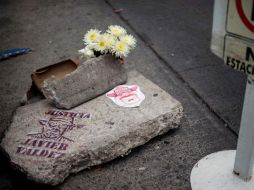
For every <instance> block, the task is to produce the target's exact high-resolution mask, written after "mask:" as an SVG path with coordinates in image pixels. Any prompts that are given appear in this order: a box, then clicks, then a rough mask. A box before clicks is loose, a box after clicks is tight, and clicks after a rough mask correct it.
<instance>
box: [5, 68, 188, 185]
mask: <svg viewBox="0 0 254 190" xmlns="http://www.w3.org/2000/svg"><path fill="white" fill-rule="evenodd" d="M128 84H130V85H133V84H136V85H139V86H140V88H141V91H142V92H143V93H144V94H145V96H146V99H145V100H144V101H143V102H142V104H141V106H140V107H137V108H124V107H119V106H117V105H116V104H114V103H113V102H112V101H111V100H110V99H109V98H107V97H106V96H105V95H102V96H99V97H97V98H95V99H93V100H91V101H89V102H86V103H84V104H82V105H80V106H78V107H75V108H74V109H71V110H60V109H58V110H56V109H55V108H54V107H52V105H50V104H49V103H48V100H42V101H39V102H37V103H33V104H28V105H25V106H23V107H20V108H18V109H17V111H16V113H15V115H14V117H13V121H12V124H11V125H10V127H9V128H8V130H7V131H6V133H5V137H4V138H3V140H2V143H1V148H2V149H3V150H4V151H5V152H6V153H7V154H8V155H9V157H10V160H11V163H12V164H13V165H15V166H17V168H18V169H20V170H21V171H22V172H24V173H26V174H27V176H28V178H30V179H31V180H34V181H36V182H39V183H44V184H51V185H56V184H58V183H61V182H62V181H63V180H64V179H65V178H66V177H67V176H68V175H69V174H70V173H76V172H78V171H80V170H83V169H85V168H89V167H90V166H94V165H98V164H102V163H105V162H108V161H110V160H112V159H114V158H116V157H118V156H123V155H126V154H128V153H129V152H130V151H131V149H133V148H135V147H137V146H140V145H142V144H144V143H146V142H147V141H149V140H150V139H152V138H153V137H155V136H157V135H161V134H163V133H165V132H167V131H169V130H170V129H174V128H177V127H178V124H179V122H180V119H181V117H182V114H183V108H182V106H181V103H179V102H178V101H177V100H175V99H174V98H173V97H171V96H170V95H169V94H167V93H166V92H165V91H164V90H162V89H161V88H159V87H158V86H157V85H155V84H153V83H152V82H151V81H149V80H147V79H146V78H144V77H143V76H142V75H140V74H137V73H135V72H134V73H131V74H130V76H129V81H128Z"/></svg>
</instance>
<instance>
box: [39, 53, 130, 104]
mask: <svg viewBox="0 0 254 190" xmlns="http://www.w3.org/2000/svg"><path fill="white" fill-rule="evenodd" d="M126 81H127V73H126V71H125V68H124V66H123V65H120V64H118V63H117V60H116V58H115V57H114V56H112V55H102V56H100V57H98V58H93V59H89V60H86V61H85V62H83V63H81V64H80V65H79V66H78V68H77V69H76V70H75V71H73V72H72V73H70V74H68V75H66V76H65V77H64V78H63V79H61V80H57V79H55V78H54V77H51V78H49V79H47V80H46V81H44V84H43V87H42V89H41V90H42V92H43V94H44V96H45V97H46V98H47V99H49V100H51V101H53V102H54V104H55V106H56V107H58V108H65V109H70V108H73V107H75V106H77V105H79V104H81V103H84V102H86V101H88V100H90V99H92V98H95V97H96V96H98V95H100V94H103V93H105V92H107V91H109V90H110V89H112V88H114V87H115V86H117V85H119V84H123V83H125V82H126Z"/></svg>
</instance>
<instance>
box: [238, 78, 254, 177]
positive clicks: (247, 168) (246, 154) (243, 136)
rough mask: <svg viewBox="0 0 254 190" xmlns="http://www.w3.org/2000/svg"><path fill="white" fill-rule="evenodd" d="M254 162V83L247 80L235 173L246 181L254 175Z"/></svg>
mask: <svg viewBox="0 0 254 190" xmlns="http://www.w3.org/2000/svg"><path fill="white" fill-rule="evenodd" d="M253 162H254V85H253V84H250V83H249V82H247V85H246V91H245V98H244V105H243V111H242V119H241V127H240V132H239V137H238V143H237V150H236V157H235V165H234V173H235V174H237V175H238V176H239V177H240V178H242V179H243V180H245V181H248V180H250V179H251V177H252V171H253Z"/></svg>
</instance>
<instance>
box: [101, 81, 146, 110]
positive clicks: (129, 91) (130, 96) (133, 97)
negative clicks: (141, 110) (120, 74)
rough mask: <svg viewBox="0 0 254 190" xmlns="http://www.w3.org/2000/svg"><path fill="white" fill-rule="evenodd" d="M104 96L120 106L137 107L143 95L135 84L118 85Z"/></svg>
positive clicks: (143, 97)
mask: <svg viewBox="0 0 254 190" xmlns="http://www.w3.org/2000/svg"><path fill="white" fill-rule="evenodd" d="M106 96H107V97H108V98H110V99H111V100H112V101H113V102H114V103H115V104H117V105H118V106H122V107H129V108H131V107H138V106H139V105H140V104H141V103H142V102H143V100H144V99H145V95H144V94H143V93H142V92H141V90H140V88H139V86H137V85H120V86H117V87H115V88H114V89H112V90H111V91H109V92H108V93H107V94H106Z"/></svg>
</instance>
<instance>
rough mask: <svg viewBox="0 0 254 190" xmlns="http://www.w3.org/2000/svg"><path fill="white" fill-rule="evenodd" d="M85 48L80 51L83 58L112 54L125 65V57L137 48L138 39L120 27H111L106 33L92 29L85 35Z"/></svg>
mask: <svg viewBox="0 0 254 190" xmlns="http://www.w3.org/2000/svg"><path fill="white" fill-rule="evenodd" d="M83 41H84V43H85V48H84V49H81V50H79V53H80V54H81V56H82V57H85V58H88V59H89V58H93V57H98V56H100V55H106V54H112V55H113V56H115V58H116V59H117V60H118V63H120V64H123V63H124V60H123V58H124V57H127V55H128V54H129V53H130V51H131V50H132V49H134V48H135V46H136V39H135V38H134V37H133V36H132V35H130V34H127V32H126V30H125V29H124V28H123V27H121V26H118V25H111V26H109V27H108V29H107V30H106V32H105V33H102V32H101V31H100V30H97V29H90V30H89V31H87V33H86V34H85V35H84V38H83Z"/></svg>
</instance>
